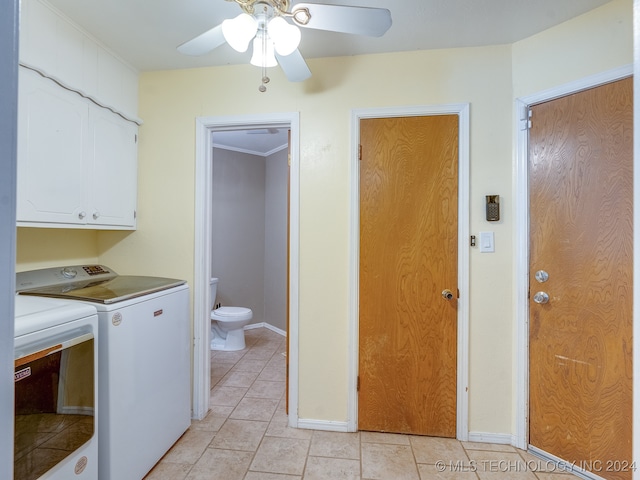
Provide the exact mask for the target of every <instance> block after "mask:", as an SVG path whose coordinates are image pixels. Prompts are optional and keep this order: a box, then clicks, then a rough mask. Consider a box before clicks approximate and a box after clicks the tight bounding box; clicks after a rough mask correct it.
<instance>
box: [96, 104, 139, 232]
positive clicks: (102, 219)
mask: <svg viewBox="0 0 640 480" xmlns="http://www.w3.org/2000/svg"><path fill="white" fill-rule="evenodd" d="M137 134H138V127H137V125H136V124H135V123H132V122H129V121H126V120H123V119H122V118H119V117H117V116H115V115H113V114H112V113H111V112H110V111H108V110H105V109H104V108H101V107H97V106H95V105H89V146H90V148H91V150H92V151H91V154H90V156H89V158H91V160H92V161H91V168H92V170H91V172H90V173H89V185H88V192H87V199H88V202H87V205H88V209H87V213H88V218H87V223H88V224H97V225H103V226H108V225H116V226H130V227H133V226H135V222H136V219H135V205H136V192H137V162H136V156H137V144H136V140H137Z"/></svg>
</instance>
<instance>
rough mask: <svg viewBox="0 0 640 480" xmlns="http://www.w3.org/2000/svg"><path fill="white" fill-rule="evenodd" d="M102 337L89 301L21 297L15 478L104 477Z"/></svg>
mask: <svg viewBox="0 0 640 480" xmlns="http://www.w3.org/2000/svg"><path fill="white" fill-rule="evenodd" d="M98 336H99V333H98V316H97V312H96V308H95V307H92V306H91V305H86V304H80V303H78V302H67V301H64V300H57V299H49V298H37V297H23V296H16V300H15V341H14V351H15V373H14V381H15V404H14V420H15V436H14V439H15V441H14V472H15V473H14V478H15V479H16V480H18V479H19V480H35V479H41V480H69V479H78V480H95V479H96V478H97V477H98V437H99V427H98V422H97V420H96V419H97V413H98V404H99V399H98V395H97V388H96V385H97V381H96V380H97V374H98V368H99V365H98V364H99V360H98V357H97V350H98V343H99V342H98Z"/></svg>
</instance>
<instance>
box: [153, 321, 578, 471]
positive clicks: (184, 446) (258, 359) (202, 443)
mask: <svg viewBox="0 0 640 480" xmlns="http://www.w3.org/2000/svg"><path fill="white" fill-rule="evenodd" d="M245 336H246V343H247V348H246V349H245V350H243V351H241V352H212V353H211V386H212V389H211V401H210V408H211V410H210V412H209V415H208V416H207V417H206V418H204V419H203V420H201V421H193V422H192V424H191V427H190V428H189V430H187V432H186V433H185V434H184V435H183V436H182V438H180V439H179V440H178V441H177V442H176V444H175V445H174V446H173V448H172V449H171V450H169V452H167V454H166V455H165V456H164V457H163V458H162V460H160V462H159V463H158V464H157V465H156V466H155V467H154V469H153V470H152V471H151V472H150V473H149V474H148V475H147V476H146V477H145V480H334V479H335V480H449V479H456V480H457V479H460V480H467V479H474V480H476V479H479V480H484V479H492V480H500V479H505V480H506V479H511V480H518V479H523V480H536V479H538V480H571V479H574V480H575V479H576V478H578V477H575V476H573V475H570V474H567V473H564V472H558V471H554V468H553V466H551V465H547V464H546V463H545V462H544V461H542V460H540V459H538V458H536V457H534V456H532V455H530V454H528V453H526V452H523V451H521V450H517V449H515V448H513V447H511V446H508V445H494V444H485V443H472V442H459V441H457V440H454V439H446V438H434V437H420V436H411V435H397V434H383V433H371V432H358V433H337V432H326V431H319V430H302V429H293V428H289V427H288V426H287V417H286V415H285V410H284V409H285V402H284V391H285V357H284V355H283V352H284V351H285V339H284V337H282V336H280V335H278V334H277V333H274V332H272V331H270V330H268V329H265V328H258V329H252V330H247V331H246V332H245Z"/></svg>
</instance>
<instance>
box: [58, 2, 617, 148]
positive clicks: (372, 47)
mask: <svg viewBox="0 0 640 480" xmlns="http://www.w3.org/2000/svg"><path fill="white" fill-rule="evenodd" d="M47 1H48V3H49V4H50V5H53V7H54V8H56V9H57V10H58V11H60V12H61V13H63V14H64V15H66V16H67V17H68V18H70V19H71V20H73V21H74V22H75V23H76V24H78V25H80V26H81V27H82V28H84V29H85V30H86V31H87V32H90V33H91V34H92V35H93V36H94V37H95V38H96V39H97V40H99V41H100V42H102V43H103V44H104V45H105V46H106V47H108V48H109V49H111V50H112V51H113V52H114V53H115V54H117V55H118V56H120V58H122V59H123V60H125V61H126V62H128V63H129V64H130V65H131V66H133V67H134V68H136V69H138V70H139V71H141V72H143V71H154V70H168V69H181V68H196V67H206V66H219V65H231V64H239V63H248V62H249V55H250V50H251V49H249V52H247V53H245V54H241V53H238V52H236V51H234V50H232V49H231V48H230V47H229V46H228V45H226V44H224V45H222V46H221V47H219V48H217V49H215V50H214V51H212V52H211V53H208V54H206V55H203V56H201V57H190V56H185V55H181V54H180V53H178V52H177V50H176V47H177V46H178V45H180V44H182V43H184V42H186V41H187V40H190V39H192V38H193V37H195V36H197V35H199V34H201V33H203V32H205V31H207V30H209V29H211V28H212V27H214V26H216V25H218V24H219V23H221V22H222V21H223V20H225V19H226V18H232V17H235V16H237V15H238V14H239V13H241V12H242V10H241V9H240V7H239V6H238V5H237V4H236V3H234V2H232V1H228V0H155V1H153V2H150V1H149V0H108V1H105V0H47ZM308 1H309V3H324V4H336V5H352V6H367V7H379V8H387V9H389V10H390V11H391V17H392V20H393V24H392V26H391V28H390V29H389V31H388V32H387V33H386V34H385V35H384V36H382V37H379V38H371V37H360V36H356V35H347V34H342V33H335V32H326V31H319V30H312V29H303V31H302V41H301V43H300V47H299V50H300V52H301V53H302V55H303V56H304V58H306V59H310V58H319V57H334V56H351V55H361V54H373V53H388V52H400V51H411V50H429V49H440V48H454V47H473V46H485V45H501V44H510V43H513V42H515V41H518V40H521V39H523V38H527V37H529V36H531V35H534V34H536V33H538V32H540V31H542V30H545V29H547V28H550V27H552V26H554V25H557V24H559V23H562V22H564V21H566V20H569V19H571V18H573V17H575V16H578V15H580V14H582V13H585V12H587V11H589V10H592V9H594V8H596V7H599V6H601V5H604V4H605V3H608V2H609V1H610V0H322V1H319V0H318V1H316V0H308ZM296 3H299V2H298V0H292V4H293V5H295V4H296ZM312 70H313V69H312ZM226 135H227V136H232V137H233V136H234V133H233V132H227V134H226ZM235 136H236V137H238V135H235ZM243 137H244V138H243V140H244V141H245V142H248V141H249V140H250V141H251V142H252V144H251V145H250V146H249V150H256V151H257V150H262V153H265V152H268V151H270V150H269V149H272V148H271V147H272V146H273V143H274V142H277V141H281V142H282V141H284V142H286V134H283V133H282V132H281V133H280V136H279V135H277V134H251V135H243ZM278 138H279V139H280V140H278ZM219 141H222V138H220V139H219ZM229 141H232V139H229ZM233 141H238V138H235V139H233ZM263 144H264V145H263ZM245 145H246V144H245ZM265 149H266V150H265Z"/></svg>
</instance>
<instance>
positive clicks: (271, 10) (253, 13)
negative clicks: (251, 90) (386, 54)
mask: <svg viewBox="0 0 640 480" xmlns="http://www.w3.org/2000/svg"><path fill="white" fill-rule="evenodd" d="M226 1H228V2H235V3H237V4H238V5H240V7H241V8H242V10H243V13H241V14H240V15H238V16H237V17H235V18H233V19H227V20H225V21H223V22H222V23H221V24H219V25H217V26H215V27H213V28H212V29H210V30H207V31H206V32H204V33H202V34H200V35H198V36H197V37H195V38H192V39H191V40H189V41H187V42H185V43H183V44H182V45H179V46H178V51H179V52H180V53H183V54H185V55H194V56H198V55H204V54H205V53H208V52H210V51H211V50H213V49H215V48H218V47H219V46H221V45H222V44H224V43H225V42H227V43H228V44H229V45H230V46H231V47H232V48H233V49H234V50H236V51H238V52H246V51H247V49H248V47H249V43H251V42H252V41H253V42H252V43H253V55H252V58H251V64H253V65H256V66H259V67H262V84H261V85H260V87H259V90H260V91H261V92H264V91H266V86H265V84H266V83H268V82H269V77H267V75H266V69H267V67H273V66H275V65H277V64H279V65H280V67H281V68H282V70H283V72H284V74H285V75H286V77H287V79H289V81H291V82H301V81H304V80H306V79H307V78H309V77H310V76H311V71H310V70H309V67H308V66H307V63H306V62H305V60H304V58H303V57H302V54H301V53H300V51H299V50H298V45H299V43H300V37H301V33H300V29H299V28H298V27H303V28H313V29H316V30H328V31H332V32H342V33H351V34H356V35H367V36H372V37H380V36H382V35H384V33H385V32H386V31H387V30H389V28H390V27H391V12H389V10H387V9H385V8H371V7H355V6H346V5H328V4H323V3H297V4H295V5H293V6H291V0H226Z"/></svg>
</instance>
